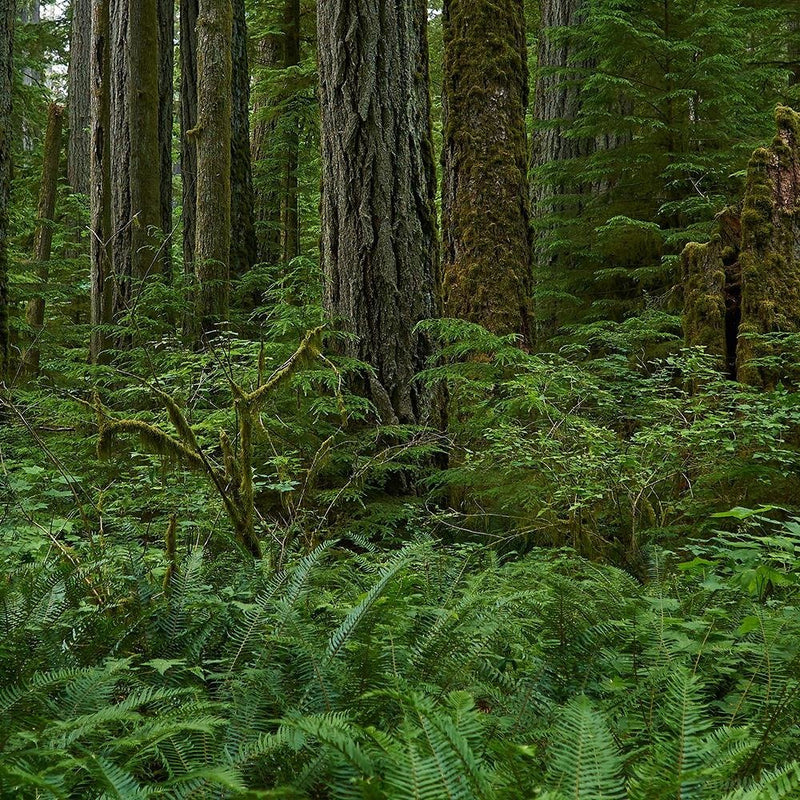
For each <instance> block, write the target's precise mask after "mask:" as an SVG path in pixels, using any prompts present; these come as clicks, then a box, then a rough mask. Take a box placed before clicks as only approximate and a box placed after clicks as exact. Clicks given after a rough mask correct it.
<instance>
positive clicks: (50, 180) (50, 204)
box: [25, 103, 64, 375]
mask: <svg viewBox="0 0 800 800" xmlns="http://www.w3.org/2000/svg"><path fill="white" fill-rule="evenodd" d="M63 118H64V109H63V108H62V107H61V106H59V105H57V104H56V103H52V104H51V105H50V109H49V111H48V114H47V131H46V133H45V137H44V159H43V162H42V180H41V183H40V184H39V205H38V210H37V222H36V234H35V236H34V240H33V258H34V261H35V262H36V277H37V279H38V285H39V286H40V287H41V288H46V287H47V282H48V280H49V279H50V265H49V262H50V254H51V250H52V246H53V219H54V217H55V210H56V189H57V188H58V167H59V161H60V160H61V133H62V129H63ZM26 321H27V323H28V325H30V326H31V328H32V330H33V335H34V339H33V343H32V344H31V346H30V347H29V348H28V350H27V352H26V354H25V369H26V370H27V371H28V373H30V374H31V375H36V374H38V372H39V336H40V335H41V331H42V329H43V327H44V297H43V296H42V295H41V294H36V295H34V296H33V297H32V298H31V299H30V300H29V301H28V308H27V311H26Z"/></svg>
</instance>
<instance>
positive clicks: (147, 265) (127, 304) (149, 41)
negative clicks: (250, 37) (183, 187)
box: [110, 0, 162, 319]
mask: <svg viewBox="0 0 800 800" xmlns="http://www.w3.org/2000/svg"><path fill="white" fill-rule="evenodd" d="M110 25H111V192H112V225H113V246H112V254H113V265H114V268H113V272H114V317H115V319H120V318H121V317H122V316H123V315H125V314H130V313H132V312H133V311H134V310H135V306H136V301H137V299H138V296H139V293H140V291H141V288H142V286H143V284H144V281H145V280H146V279H148V278H150V277H151V276H154V275H157V274H158V273H159V272H160V271H161V266H162V265H161V262H160V259H159V254H160V251H159V247H160V239H161V235H160V234H159V233H158V231H160V230H161V226H162V213H161V149H160V146H159V62H160V56H159V21H158V0H111V6H110Z"/></svg>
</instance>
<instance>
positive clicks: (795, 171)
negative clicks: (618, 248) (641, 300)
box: [683, 106, 800, 387]
mask: <svg viewBox="0 0 800 800" xmlns="http://www.w3.org/2000/svg"><path fill="white" fill-rule="evenodd" d="M775 121H776V124H777V127H778V133H777V135H776V137H775V139H774V140H773V141H772V144H770V146H769V147H762V148H759V149H758V150H756V151H755V152H754V153H753V155H752V157H751V159H750V163H749V165H748V168H747V183H746V187H745V193H744V199H743V202H742V206H741V210H740V212H738V213H736V212H733V211H731V210H728V211H726V212H724V213H723V214H722V215H720V217H719V218H718V226H717V227H718V230H717V233H716V234H715V236H714V237H713V238H712V240H711V241H710V242H709V243H708V244H705V245H698V244H690V245H688V246H687V248H686V250H685V251H684V253H683V268H684V271H683V289H684V312H683V322H684V334H685V337H686V341H687V343H688V344H690V345H696V344H699V345H705V346H706V347H707V348H708V350H709V351H710V352H711V353H714V354H717V355H720V356H724V357H725V359H726V360H727V362H728V368H729V371H730V373H731V375H732V377H735V378H736V379H738V380H740V381H742V382H744V383H748V384H752V385H758V386H766V387H770V386H772V385H774V384H775V383H777V382H778V381H781V380H784V379H785V377H786V376H785V375H783V374H781V371H780V370H779V369H778V368H777V367H776V366H773V365H772V364H770V363H768V361H767V360H768V359H769V358H770V357H771V356H776V355H779V354H780V353H779V352H778V348H779V347H780V345H779V343H776V342H775V341H770V340H769V339H768V338H765V335H766V334H772V333H798V332H800V215H798V201H799V200H800V115H798V114H797V113H796V112H794V111H792V110H791V109H789V108H786V107H782V106H780V107H778V108H777V110H776V112H775ZM773 363H775V362H773Z"/></svg>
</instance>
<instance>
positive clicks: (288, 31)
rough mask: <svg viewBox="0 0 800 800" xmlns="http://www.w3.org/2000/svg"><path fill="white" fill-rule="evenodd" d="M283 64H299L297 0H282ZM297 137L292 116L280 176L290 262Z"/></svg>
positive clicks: (296, 241) (294, 251)
mask: <svg viewBox="0 0 800 800" xmlns="http://www.w3.org/2000/svg"><path fill="white" fill-rule="evenodd" d="M283 30H284V63H283V66H284V68H285V69H292V68H296V67H298V66H299V65H300V0H284V10H283ZM299 149H300V137H299V134H298V120H297V119H296V117H294V118H293V119H292V120H291V125H290V127H289V130H288V131H287V135H286V143H285V153H286V161H285V163H284V173H283V212H282V216H283V219H282V225H281V227H282V231H283V260H284V262H289V261H291V260H292V259H293V258H295V257H297V256H299V255H300V215H299V213H298V207H297V167H298V162H299Z"/></svg>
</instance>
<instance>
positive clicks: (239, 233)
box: [230, 0, 257, 278]
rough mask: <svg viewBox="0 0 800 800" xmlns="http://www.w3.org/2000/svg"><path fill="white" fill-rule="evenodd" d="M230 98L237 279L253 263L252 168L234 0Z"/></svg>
mask: <svg viewBox="0 0 800 800" xmlns="http://www.w3.org/2000/svg"><path fill="white" fill-rule="evenodd" d="M232 35H233V50H232V82H231V87H232V91H233V95H232V98H231V102H232V106H231V114H232V117H231V125H232V128H231V226H232V230H233V231H234V232H235V235H233V236H232V237H231V256H230V265H231V277H234V278H240V277H241V276H242V275H244V274H245V272H247V271H248V270H249V269H250V268H251V267H252V266H253V264H255V263H256V249H257V246H256V230H255V221H254V217H253V206H254V202H255V201H254V198H253V167H252V162H251V160H250V67H249V64H248V59H247V19H246V17H245V4H244V0H233V34H232Z"/></svg>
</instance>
